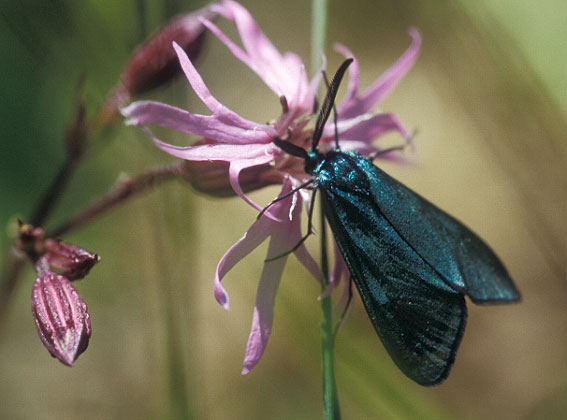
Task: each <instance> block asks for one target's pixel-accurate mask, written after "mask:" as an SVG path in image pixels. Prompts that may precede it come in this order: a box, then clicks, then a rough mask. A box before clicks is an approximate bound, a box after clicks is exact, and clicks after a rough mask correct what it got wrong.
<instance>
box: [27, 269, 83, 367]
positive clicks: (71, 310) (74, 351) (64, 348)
mask: <svg viewBox="0 0 567 420" xmlns="http://www.w3.org/2000/svg"><path fill="white" fill-rule="evenodd" d="M32 313H33V317H34V320H35V325H36V326H37V332H38V334H39V338H40V339H41V341H42V342H43V345H44V346H45V347H46V348H47V350H49V353H51V355H52V356H53V357H56V358H57V359H59V361H61V363H63V364H65V365H67V366H72V365H73V363H74V362H75V360H77V357H79V355H80V354H81V353H83V352H84V351H85V350H86V348H87V346H88V344H89V338H90V336H91V321H90V318H89V314H88V312H87V305H86V304H85V302H84V301H83V299H82V298H81V296H79V293H78V292H77V290H75V288H74V287H73V285H72V284H71V282H70V281H69V280H68V279H66V278H65V277H63V276H60V275H58V274H55V273H51V272H49V271H45V270H43V271H40V272H39V276H38V278H37V279H36V281H35V283H34V285H33V289H32Z"/></svg>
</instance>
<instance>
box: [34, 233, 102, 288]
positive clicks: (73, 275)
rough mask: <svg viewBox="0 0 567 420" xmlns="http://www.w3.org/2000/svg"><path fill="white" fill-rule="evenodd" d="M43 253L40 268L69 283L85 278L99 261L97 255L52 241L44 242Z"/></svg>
mask: <svg viewBox="0 0 567 420" xmlns="http://www.w3.org/2000/svg"><path fill="white" fill-rule="evenodd" d="M45 251H46V252H45V254H44V255H43V257H42V258H41V260H42V261H41V264H42V266H44V267H47V270H49V271H52V272H54V273H56V274H60V275H62V276H63V277H66V278H67V279H68V280H71V281H73V280H78V279H82V278H83V277H85V276H86V275H87V274H88V273H89V271H90V269H91V268H92V267H93V266H94V265H95V264H96V263H97V262H99V261H100V257H99V256H98V255H97V254H94V253H92V252H89V251H87V250H86V249H82V248H79V247H78V246H76V245H73V244H68V243H65V242H62V241H56V240H53V239H47V240H46V241H45Z"/></svg>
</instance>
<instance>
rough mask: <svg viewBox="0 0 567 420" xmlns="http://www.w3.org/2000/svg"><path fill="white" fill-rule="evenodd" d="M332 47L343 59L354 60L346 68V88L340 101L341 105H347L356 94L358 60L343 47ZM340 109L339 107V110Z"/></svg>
mask: <svg viewBox="0 0 567 420" xmlns="http://www.w3.org/2000/svg"><path fill="white" fill-rule="evenodd" d="M333 47H334V49H335V51H338V52H339V53H341V54H342V55H343V56H344V57H345V58H353V59H354V60H353V62H352V63H351V65H350V66H349V68H348V87H347V91H346V93H345V96H344V98H343V100H342V103H348V102H350V101H352V100H354V99H356V95H357V94H358V81H359V78H360V69H359V67H358V60H357V59H356V58H354V54H353V53H352V51H351V50H349V49H348V48H347V47H345V46H344V45H342V44H338V43H337V44H335V45H334V46H333ZM341 105H342V104H341ZM340 108H341V107H339V109H340Z"/></svg>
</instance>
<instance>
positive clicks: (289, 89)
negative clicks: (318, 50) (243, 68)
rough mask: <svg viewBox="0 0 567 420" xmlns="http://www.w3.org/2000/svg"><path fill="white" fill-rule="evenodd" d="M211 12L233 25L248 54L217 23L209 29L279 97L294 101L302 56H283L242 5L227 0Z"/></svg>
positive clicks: (214, 7)
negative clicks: (231, 22)
mask: <svg viewBox="0 0 567 420" xmlns="http://www.w3.org/2000/svg"><path fill="white" fill-rule="evenodd" d="M212 9H213V10H214V11H215V12H217V13H219V14H221V15H223V16H224V17H226V18H227V19H229V20H232V21H233V22H234V24H235V25H236V28H237V29H238V32H239V35H240V39H241V40H242V44H243V45H244V49H245V50H246V52H244V51H243V50H242V49H240V48H239V47H238V46H236V44H234V43H233V42H232V41H230V40H229V39H228V38H227V37H226V35H224V34H223V33H222V32H221V31H220V30H219V29H218V28H217V27H216V26H215V25H214V24H212V23H209V24H208V26H209V29H211V31H213V33H214V34H215V35H216V36H217V37H219V39H220V40H221V41H222V42H223V43H225V44H226V45H227V47H228V48H229V49H230V50H231V52H233V54H234V55H235V56H236V57H237V58H238V59H240V60H241V61H243V62H244V63H245V64H247V65H248V66H249V67H250V68H251V69H252V70H253V71H254V72H255V73H257V74H258V76H260V78H261V79H262V80H263V81H264V83H266V85H268V87H270V89H272V90H273V91H274V92H276V94H277V95H278V96H282V95H283V96H285V97H286V98H288V99H291V98H292V97H293V94H294V93H295V89H296V88H297V84H298V80H299V78H300V77H301V70H300V67H301V65H302V64H301V60H300V59H299V57H297V56H296V55H295V54H292V53H287V54H286V55H285V56H282V55H281V54H280V53H279V52H278V50H277V49H276V47H274V45H273V44H272V43H271V42H270V40H269V39H268V37H266V35H265V34H264V33H263V32H262V31H261V29H260V27H259V26H258V25H257V23H256V22H255V21H254V18H253V17H252V16H251V15H250V13H249V12H248V10H246V9H245V8H244V7H243V6H242V5H240V4H239V3H237V2H235V1H231V0H225V1H223V2H222V3H221V4H220V5H216V6H213V7H212ZM304 83H305V84H307V81H306V80H305V81H304Z"/></svg>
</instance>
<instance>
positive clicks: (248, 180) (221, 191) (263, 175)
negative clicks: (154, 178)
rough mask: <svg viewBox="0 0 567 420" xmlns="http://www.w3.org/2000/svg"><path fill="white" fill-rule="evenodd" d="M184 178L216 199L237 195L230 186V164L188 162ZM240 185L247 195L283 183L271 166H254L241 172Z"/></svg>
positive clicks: (184, 170)
mask: <svg viewBox="0 0 567 420" xmlns="http://www.w3.org/2000/svg"><path fill="white" fill-rule="evenodd" d="M183 178H184V179H185V180H186V181H187V182H189V184H191V186H192V187H193V188H195V189H196V190H197V191H200V192H202V193H205V194H208V195H212V196H214V197H232V196H234V195H236V193H235V192H234V190H233V188H232V185H231V184H230V178H229V163H228V162H224V161H218V160H216V161H189V160H187V161H185V162H184V165H183ZM238 183H239V184H240V187H241V188H242V191H244V192H245V193H246V192H249V191H254V190H258V189H260V188H263V187H266V186H268V185H273V184H278V183H281V176H280V175H279V174H278V173H276V171H274V170H273V168H272V167H271V166H270V165H261V166H253V167H251V168H246V169H244V170H243V171H242V172H240V175H239V177H238Z"/></svg>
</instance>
